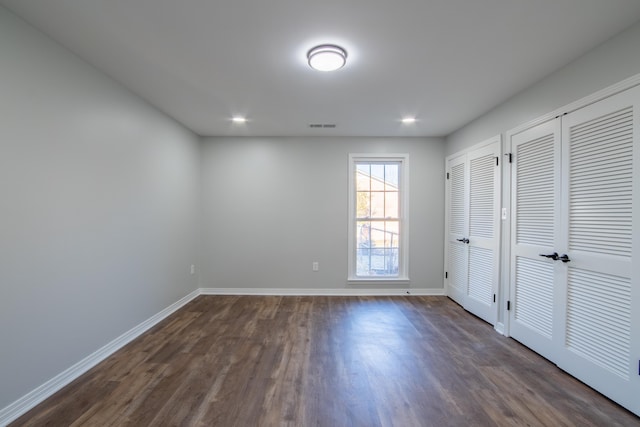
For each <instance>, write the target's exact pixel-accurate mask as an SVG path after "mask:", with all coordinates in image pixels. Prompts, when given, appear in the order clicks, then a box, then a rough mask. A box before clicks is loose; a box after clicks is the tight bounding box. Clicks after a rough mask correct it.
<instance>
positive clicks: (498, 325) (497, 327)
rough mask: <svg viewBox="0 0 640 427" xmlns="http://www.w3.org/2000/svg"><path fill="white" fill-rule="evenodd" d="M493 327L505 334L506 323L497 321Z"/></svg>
mask: <svg viewBox="0 0 640 427" xmlns="http://www.w3.org/2000/svg"><path fill="white" fill-rule="evenodd" d="M493 329H495V330H496V332H497V333H499V334H500V335H504V323H500V322H497V323H496V325H495V326H494V327H493Z"/></svg>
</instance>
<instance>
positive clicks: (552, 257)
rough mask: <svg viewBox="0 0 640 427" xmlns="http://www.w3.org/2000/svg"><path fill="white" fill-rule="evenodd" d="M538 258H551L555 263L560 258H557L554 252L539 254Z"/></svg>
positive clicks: (556, 253)
mask: <svg viewBox="0 0 640 427" xmlns="http://www.w3.org/2000/svg"><path fill="white" fill-rule="evenodd" d="M540 256H543V257H545V258H551V259H552V260H554V261H557V260H559V259H560V257H559V256H558V252H554V253H552V254H540ZM565 256H566V255H565ZM564 262H566V261H564Z"/></svg>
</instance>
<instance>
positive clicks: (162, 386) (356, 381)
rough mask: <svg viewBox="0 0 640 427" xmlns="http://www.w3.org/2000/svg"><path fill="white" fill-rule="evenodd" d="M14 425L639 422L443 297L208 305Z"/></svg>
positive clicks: (194, 306) (180, 316)
mask: <svg viewBox="0 0 640 427" xmlns="http://www.w3.org/2000/svg"><path fill="white" fill-rule="evenodd" d="M12 425H16V426H18V425H28V426H40V425H52V426H68V425H74V426H80V425H82V426H85V425H92V426H93V425H96V426H105V425H117V426H147V425H152V426H164V425H180V426H225V427H226V426H243V427H244V426H296V427H298V426H332V427H333V426H367V427H369V426H493V425H496V426H638V425H640V418H638V417H636V416H634V415H633V414H631V413H629V412H627V411H625V410H624V409H622V408H620V407H619V406H617V405H616V404H614V403H612V402H611V401H609V400H608V399H606V398H604V397H603V396H601V395H600V394H598V393H596V392H595V391H593V390H591V389H590V388H588V387H586V386H584V385H583V384H581V383H580V382H578V381H577V380H575V379H573V378H572V377H570V376H568V375H566V374H564V373H563V372H562V371H560V370H559V369H558V368H556V367H555V366H554V365H553V364H551V363H549V362H547V361H546V360H545V359H543V358H541V357H539V356H538V355H537V354H535V353H533V352H532V351H530V350H528V349H527V348H525V347H523V346H521V345H520V344H518V343H517V342H515V341H513V340H511V339H508V338H504V337H502V336H500V335H499V334H497V333H496V332H495V331H494V330H493V329H492V328H491V326H489V325H488V324H486V323H484V322H483V321H481V320H479V319H477V318H476V317H474V316H472V315H470V314H468V313H467V312H465V311H464V310H462V309H461V308H460V307H459V306H458V305H456V304H455V303H453V302H452V301H451V300H449V299H447V298H445V297H415V296H412V297H375V298H374V297H367V298H356V297H248V296H243V297H237V296H201V297H199V298H197V299H196V300H194V301H192V302H191V303H189V304H188V305H187V306H185V307H184V308H183V309H181V310H180V311H178V312H177V313H175V314H174V315H173V316H171V317H170V318H168V319H166V320H165V321H163V322H162V323H161V324H160V325H158V326H156V327H155V328H154V329H152V330H151V331H149V332H148V333H146V334H144V335H143V336H142V337H140V338H139V339H137V340H135V341H134V342H132V343H131V344H129V345H128V346H126V347H125V348H123V349H122V350H120V351H119V352H117V353H116V354H114V355H113V356H112V357H110V358H109V359H107V360H105V361H104V362H103V363H101V364H100V365H98V366H97V367H95V368H94V369H92V370H91V371H89V372H88V373H86V374H85V375H83V376H82V377H80V378H79V379H77V380H76V381H75V382H73V383H72V384H70V385H69V386H68V387H66V388H64V389H63V390H61V391H60V392H59V393H57V394H56V395H54V396H53V397H51V398H50V399H48V400H47V401H45V402H43V403H42V404H41V405H39V406H38V407H36V408H34V409H33V410H32V411H30V412H29V413H27V414H26V415H24V416H23V417H21V418H20V419H18V420H17V421H16V422H15V423H14V424H12Z"/></svg>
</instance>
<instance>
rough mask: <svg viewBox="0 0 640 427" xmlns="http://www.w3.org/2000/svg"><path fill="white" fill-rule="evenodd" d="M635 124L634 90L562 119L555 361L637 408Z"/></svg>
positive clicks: (639, 332) (637, 103)
mask: <svg viewBox="0 0 640 427" xmlns="http://www.w3.org/2000/svg"><path fill="white" fill-rule="evenodd" d="M639 125H640V88H634V89H631V90H628V91H625V92H623V93H621V94H618V95H616V96H613V97H611V98H607V99H605V100H603V101H600V102H597V103H595V104H592V105H590V106H587V107H585V108H582V109H580V110H578V111H576V112H573V113H571V114H569V115H567V116H564V117H563V119H562V138H563V162H562V170H563V185H562V194H563V195H564V197H563V205H562V220H563V230H564V232H563V234H562V236H561V240H560V247H559V250H560V251H561V252H562V253H561V255H564V254H567V257H568V258H569V259H570V260H571V261H570V262H566V263H562V262H558V263H557V264H558V267H559V268H560V269H561V275H562V280H561V281H560V286H559V288H560V291H561V296H562V297H563V298H562V300H559V301H558V302H559V304H558V307H559V309H560V311H559V313H558V323H559V326H560V329H561V333H562V335H563V337H564V339H563V342H562V345H561V347H560V354H559V357H558V359H557V363H558V366H560V367H561V368H562V369H564V370H566V371H567V372H569V373H571V374H573V375H574V376H576V377H577V378H579V379H580V380H582V381H584V382H585V383H587V384H589V385H590V386H592V387H594V388H595V389H597V390H599V391H600V392H602V393H603V394H605V395H607V396H609V397H610V398H612V399H613V400H615V401H616V402H619V403H620V404H622V405H623V406H626V407H627V408H629V409H630V410H632V411H634V412H635V413H636V414H640V376H639V374H640V372H639V371H638V370H639V369H640V366H639V361H638V359H640V319H639V317H638V311H640V301H639V299H640V292H639V290H638V287H639V283H638V276H637V274H634V273H635V272H637V271H638V267H637V266H636V267H635V271H634V267H633V266H632V262H633V261H634V255H635V254H634V251H633V245H632V242H633V237H634V236H633V230H634V229H633V227H634V225H635V226H636V228H637V227H638V225H640V222H638V212H640V210H639V209H638V204H637V203H636V213H635V214H634V212H633V210H632V206H633V204H634V200H635V201H636V202H637V201H638V197H637V195H636V194H635V193H637V192H638V191H637V186H636V185H634V184H635V183H637V182H638V175H639V174H638V173H636V174H635V176H634V173H633V172H634V151H635V152H636V153H637V152H638V151H637V150H638V148H637V145H638V144H640V138H639V137H638V136H639V135H638V132H639V128H640V126H639ZM634 145H635V147H634ZM636 158H637V156H636ZM636 164H638V163H636ZM635 169H636V170H637V167H636V168H635ZM636 237H638V235H637V234H636ZM637 242H638V240H636V243H637ZM635 261H636V265H637V264H639V263H640V260H637V259H636V260H635ZM634 316H635V317H634Z"/></svg>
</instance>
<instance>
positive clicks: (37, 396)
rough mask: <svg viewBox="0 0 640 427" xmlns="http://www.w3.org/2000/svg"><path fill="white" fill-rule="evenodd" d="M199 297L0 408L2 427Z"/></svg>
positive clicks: (159, 315) (166, 311)
mask: <svg viewBox="0 0 640 427" xmlns="http://www.w3.org/2000/svg"><path fill="white" fill-rule="evenodd" d="M198 295H200V290H195V291H193V292H191V293H190V294H189V295H187V296H185V297H184V298H182V299H180V300H179V301H177V302H175V303H173V304H171V305H170V306H169V307H167V308H165V309H164V310H162V311H161V312H159V313H157V314H155V315H154V316H152V317H150V318H149V319H147V320H145V321H144V322H142V323H140V324H139V325H138V326H135V327H134V328H132V329H130V330H129V331H127V332H125V333H124V334H122V335H120V336H119V337H118V338H116V339H114V340H113V341H111V342H110V343H108V344H107V345H105V346H104V347H102V348H100V349H98V350H96V351H95V352H93V353H92V354H90V355H89V356H87V357H85V358H84V359H82V360H81V361H79V362H78V363H76V364H75V365H73V366H71V367H70V368H68V369H67V370H65V371H64V372H62V373H60V374H58V375H56V376H55V377H53V378H52V379H50V380H49V381H47V382H46V383H44V384H42V385H41V386H39V387H38V388H36V389H34V390H32V391H30V392H29V393H27V394H26V395H24V396H22V397H21V398H20V399H18V400H16V401H15V402H13V403H11V404H10V405H9V406H7V407H6V408H3V409H0V426H6V425H7V424H9V423H10V422H12V421H14V420H16V419H17V418H18V417H20V416H21V415H23V414H25V413H26V412H27V411H29V410H30V409H32V408H33V407H35V406H36V405H38V404H39V403H41V402H42V401H44V400H45V399H47V398H49V397H51V396H52V395H53V394H54V393H55V392H57V391H58V390H60V389H61V388H63V387H64V386H66V385H67V384H69V383H71V382H72V381H73V380H75V379H76V378H78V377H79V376H80V375H82V374H84V373H85V372H87V371H88V370H89V369H91V368H93V367H94V366H96V365H97V364H98V363H100V362H102V361H103V360H104V359H106V358H107V357H109V356H111V355H112V354H113V353H115V352H116V351H118V350H119V349H121V348H122V347H124V346H125V345H127V344H128V343H130V342H131V341H133V340H134V339H136V338H137V337H139V336H140V335H142V334H143V333H144V332H146V331H148V330H149V329H151V328H152V327H153V326H155V325H156V324H158V323H159V322H160V321H162V320H164V319H165V318H167V317H168V316H169V315H171V314H172V313H173V312H175V311H176V310H178V309H179V308H181V307H182V306H184V305H185V304H187V303H188V302H189V301H191V300H193V299H194V298H196V297H197V296H198Z"/></svg>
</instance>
